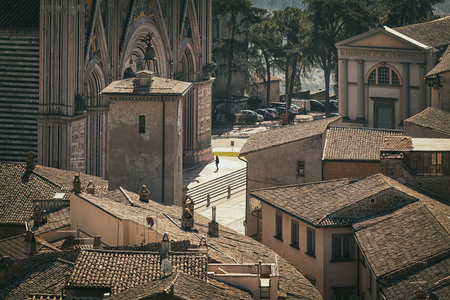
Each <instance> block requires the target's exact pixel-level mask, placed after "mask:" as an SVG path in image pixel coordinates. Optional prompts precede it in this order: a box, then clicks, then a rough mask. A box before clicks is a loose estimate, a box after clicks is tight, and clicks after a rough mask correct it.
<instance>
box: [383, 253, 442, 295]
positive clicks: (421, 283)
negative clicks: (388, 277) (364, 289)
mask: <svg viewBox="0 0 450 300" xmlns="http://www.w3.org/2000/svg"><path fill="white" fill-rule="evenodd" d="M449 274H450V258H446V259H444V260H442V261H440V262H438V263H437V264H435V265H432V266H428V267H427V268H425V269H423V270H421V271H420V272H417V273H416V274H413V275H410V276H408V277H407V278H405V279H404V280H401V281H399V282H396V283H394V284H392V285H389V286H387V287H383V288H382V289H381V290H382V293H383V295H385V296H386V298H387V299H414V297H415V292H417V291H419V290H422V291H427V292H428V291H432V292H433V293H434V294H435V295H436V296H438V297H439V299H446V298H447V297H448V295H450V284H449V283H450V277H449Z"/></svg>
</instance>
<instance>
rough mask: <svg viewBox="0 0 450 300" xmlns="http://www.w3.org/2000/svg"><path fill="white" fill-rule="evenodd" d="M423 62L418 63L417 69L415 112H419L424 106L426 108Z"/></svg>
mask: <svg viewBox="0 0 450 300" xmlns="http://www.w3.org/2000/svg"><path fill="white" fill-rule="evenodd" d="M425 67H426V65H425V64H421V65H420V70H419V80H420V83H419V111H417V112H416V113H419V112H421V111H422V110H424V109H425V108H427V83H426V81H425Z"/></svg>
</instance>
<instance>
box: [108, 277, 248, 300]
mask: <svg viewBox="0 0 450 300" xmlns="http://www.w3.org/2000/svg"><path fill="white" fill-rule="evenodd" d="M172 285H173V295H174V296H175V297H177V298H178V297H179V298H180V299H199V300H200V299H205V300H208V299H211V296H212V295H214V299H218V300H221V299H222V300H228V299H230V300H231V299H253V297H252V296H251V295H250V294H249V293H247V292H244V291H242V290H240V289H237V288H234V287H232V286H230V285H228V284H224V283H221V282H219V281H216V280H214V279H211V278H208V281H207V282H205V281H203V280H200V279H198V278H196V277H193V276H186V275H185V274H183V273H176V272H174V273H172V274H171V275H170V276H168V277H166V278H163V279H160V280H157V281H151V282H148V283H146V284H143V285H140V286H138V287H135V288H132V289H129V290H126V291H124V292H122V293H118V294H116V295H112V296H111V297H110V298H109V299H110V300H128V299H129V300H140V299H148V297H150V296H156V295H158V294H164V293H170V287H171V286H172Z"/></svg>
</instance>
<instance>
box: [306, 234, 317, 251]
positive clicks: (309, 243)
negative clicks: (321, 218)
mask: <svg viewBox="0 0 450 300" xmlns="http://www.w3.org/2000/svg"><path fill="white" fill-rule="evenodd" d="M306 254H309V255H311V256H314V257H316V231H315V230H314V229H312V228H307V229H306Z"/></svg>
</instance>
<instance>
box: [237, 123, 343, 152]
mask: <svg viewBox="0 0 450 300" xmlns="http://www.w3.org/2000/svg"><path fill="white" fill-rule="evenodd" d="M339 118H340V117H333V118H327V119H322V120H317V121H312V122H304V123H300V124H297V125H291V126H285V127H282V128H276V129H272V130H268V131H264V132H261V133H255V134H252V135H251V136H250V138H249V139H248V140H247V142H246V143H245V144H244V146H243V147H242V148H241V152H240V155H246V154H249V153H251V152H255V151H259V150H263V149H268V148H272V147H276V146H280V145H284V144H288V143H292V142H295V141H299V140H302V139H305V138H308V137H312V136H315V135H320V134H322V133H323V132H324V131H325V129H326V127H327V126H328V125H329V124H330V123H332V122H334V121H336V120H338V119H339Z"/></svg>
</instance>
